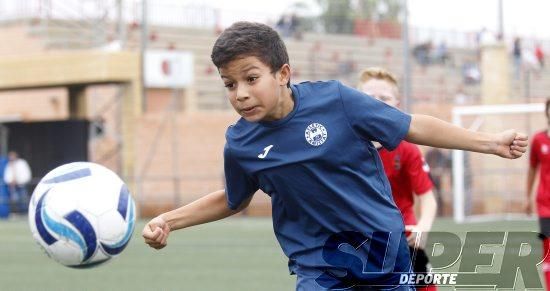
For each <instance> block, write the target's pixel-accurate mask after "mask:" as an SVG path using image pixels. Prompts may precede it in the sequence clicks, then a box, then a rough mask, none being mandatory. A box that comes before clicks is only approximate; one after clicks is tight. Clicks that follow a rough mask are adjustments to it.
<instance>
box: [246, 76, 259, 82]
mask: <svg viewBox="0 0 550 291" xmlns="http://www.w3.org/2000/svg"><path fill="white" fill-rule="evenodd" d="M257 79H258V77H248V82H254V81H256V80H257Z"/></svg>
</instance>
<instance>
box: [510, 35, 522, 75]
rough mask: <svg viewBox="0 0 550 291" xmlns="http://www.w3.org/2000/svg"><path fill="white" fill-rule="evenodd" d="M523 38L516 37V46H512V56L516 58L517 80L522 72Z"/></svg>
mask: <svg viewBox="0 0 550 291" xmlns="http://www.w3.org/2000/svg"><path fill="white" fill-rule="evenodd" d="M521 53H522V52H521V39H520V38H519V37H516V38H515V39H514V46H513V48H512V56H513V58H514V70H515V77H516V80H518V79H519V74H520V72H521Z"/></svg>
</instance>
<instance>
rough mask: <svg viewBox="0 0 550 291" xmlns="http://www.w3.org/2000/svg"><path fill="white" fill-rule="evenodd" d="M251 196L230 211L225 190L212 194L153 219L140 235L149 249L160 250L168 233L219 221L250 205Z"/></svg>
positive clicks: (165, 241) (165, 242) (164, 244)
mask: <svg viewBox="0 0 550 291" xmlns="http://www.w3.org/2000/svg"><path fill="white" fill-rule="evenodd" d="M252 196H253V195H250V198H248V200H246V201H244V202H243V203H242V204H241V206H239V208H238V209H236V210H232V209H230V208H229V207H228V205H227V197H226V195H225V190H218V191H215V192H212V193H210V194H208V195H206V196H204V197H202V198H200V199H197V200H195V201H194V202H191V203H189V204H187V205H184V206H182V207H180V208H177V209H174V210H172V211H168V212H165V213H163V214H161V215H159V216H157V217H155V218H153V219H152V220H151V221H149V223H147V224H146V225H145V227H144V228H143V231H142V233H141V235H142V236H143V238H144V239H145V243H146V244H148V245H149V246H150V247H152V248H155V249H162V248H163V247H165V246H166V244H167V239H168V235H169V234H170V231H172V230H176V229H180V228H185V227H190V226H193V225H197V224H203V223H207V222H211V221H215V220H220V219H222V218H226V217H228V216H231V215H233V214H236V213H238V212H240V211H241V210H243V209H245V208H246V207H247V206H248V204H250V200H252Z"/></svg>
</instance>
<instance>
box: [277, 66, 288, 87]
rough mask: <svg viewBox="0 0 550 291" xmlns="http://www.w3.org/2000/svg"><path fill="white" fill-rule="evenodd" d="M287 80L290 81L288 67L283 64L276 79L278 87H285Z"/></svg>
mask: <svg viewBox="0 0 550 291" xmlns="http://www.w3.org/2000/svg"><path fill="white" fill-rule="evenodd" d="M289 80H290V65H289V64H284V65H283V66H282V67H281V68H280V69H279V78H278V81H279V85H281V86H286V84H287V83H288V82H289Z"/></svg>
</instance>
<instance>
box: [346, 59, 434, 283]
mask: <svg viewBox="0 0 550 291" xmlns="http://www.w3.org/2000/svg"><path fill="white" fill-rule="evenodd" d="M397 86H398V85H397V79H396V78H395V77H394V76H393V75H392V74H391V73H390V72H388V71H386V70H384V69H381V68H367V69H365V70H364V71H363V72H362V73H361V75H360V77H359V84H358V86H357V89H359V90H360V91H362V92H363V93H365V94H367V95H369V96H372V97H374V98H376V99H378V100H380V101H382V102H384V103H386V104H388V105H390V106H393V107H396V108H398V107H399V103H400V101H399V89H398V87H397ZM374 145H375V147H376V148H377V149H378V154H379V155H380V159H381V160H382V164H383V165H384V172H385V173H386V176H387V177H388V180H389V182H390V186H391V192H392V196H393V200H394V201H395V204H396V205H397V207H398V208H399V211H401V215H402V216H403V221H404V222H405V230H407V231H408V234H407V242H408V243H409V251H410V255H411V260H412V262H413V270H414V272H415V273H419V274H424V275H425V274H427V273H428V271H429V268H430V267H429V260H428V256H427V255H426V253H425V252H424V246H423V242H425V239H426V236H427V234H428V232H429V231H430V230H431V229H432V224H433V221H434V219H435V215H436V213H437V203H436V200H435V196H434V193H433V191H432V188H433V184H432V182H431V180H430V177H429V175H428V174H429V172H430V168H429V167H428V165H427V164H426V162H425V161H424V158H423V157H422V153H421V152H420V149H419V148H418V146H416V145H414V144H412V143H409V142H406V141H402V142H400V143H399V145H398V146H397V148H395V149H394V150H393V151H389V150H387V149H385V148H383V147H382V145H381V144H380V143H377V142H375V143H374ZM415 196H416V197H418V200H419V202H420V219H419V220H418V221H417V220H416V216H415V214H414V199H415ZM416 288H417V290H421V291H426V290H430V291H431V290H437V287H435V285H427V286H426V284H423V283H422V282H421V283H420V284H419V285H418V286H416Z"/></svg>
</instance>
